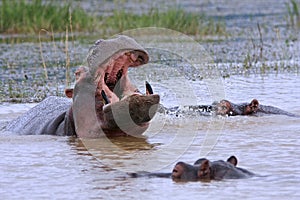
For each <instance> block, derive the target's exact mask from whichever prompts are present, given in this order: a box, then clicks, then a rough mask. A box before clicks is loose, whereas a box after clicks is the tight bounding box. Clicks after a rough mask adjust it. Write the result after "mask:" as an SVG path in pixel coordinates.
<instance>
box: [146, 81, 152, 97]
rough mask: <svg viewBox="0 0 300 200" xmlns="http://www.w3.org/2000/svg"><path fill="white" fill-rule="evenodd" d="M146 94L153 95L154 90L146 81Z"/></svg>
mask: <svg viewBox="0 0 300 200" xmlns="http://www.w3.org/2000/svg"><path fill="white" fill-rule="evenodd" d="M146 94H148V95H149V94H153V90H152V87H151V85H150V83H148V81H146Z"/></svg>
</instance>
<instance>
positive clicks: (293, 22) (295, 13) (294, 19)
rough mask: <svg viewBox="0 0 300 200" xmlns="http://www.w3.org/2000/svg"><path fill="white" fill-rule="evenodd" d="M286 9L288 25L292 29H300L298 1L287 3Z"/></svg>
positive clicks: (293, 0)
mask: <svg viewBox="0 0 300 200" xmlns="http://www.w3.org/2000/svg"><path fill="white" fill-rule="evenodd" d="M286 8H287V11H288V24H289V25H290V26H291V27H294V28H295V27H297V28H300V12H299V5H298V3H297V2H296V0H290V2H289V3H286Z"/></svg>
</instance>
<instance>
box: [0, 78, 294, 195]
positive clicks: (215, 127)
mask: <svg viewBox="0 0 300 200" xmlns="http://www.w3.org/2000/svg"><path fill="white" fill-rule="evenodd" d="M173 84H177V83H176V80H174V82H173ZM223 84H224V88H225V95H226V98H228V99H234V100H235V101H236V102H243V101H245V100H247V101H250V100H251V99H252V98H253V97H255V98H257V99H258V100H260V101H261V103H262V104H266V105H274V106H278V107H280V108H283V109H285V110H287V111H289V112H292V113H299V112H300V104H299V99H300V89H299V87H298V86H299V85H300V78H299V76H297V75H292V74H281V75H268V76H265V77H261V76H259V77H257V76H254V75H253V76H249V77H240V76H232V77H231V78H229V79H225V80H223ZM154 85H155V87H154V88H155V90H156V91H159V92H160V93H161V94H162V101H163V103H164V104H166V105H168V104H170V105H171V104H173V103H174V102H173V101H174V96H173V97H172V95H169V94H167V90H166V89H165V88H164V87H161V86H160V85H163V84H160V83H159V82H158V83H156V84H154ZM191 85H194V86H195V87H194V88H197V87H196V86H197V85H198V87H203V89H202V90H195V91H194V92H195V94H196V96H197V97H198V99H199V101H200V102H202V103H203V104H208V103H210V99H209V96H210V95H209V92H206V91H205V90H206V89H205V81H194V82H191ZM201 85H202V86H201ZM185 95H187V94H185V93H184V92H183V94H182V96H181V97H182V98H183V99H184V98H185ZM201 99H202V100H201ZM31 106H32V105H31V104H5V105H1V109H0V111H1V113H0V117H1V122H4V121H8V120H10V119H11V118H14V117H16V116H17V115H19V114H21V113H23V112H24V111H25V110H28V109H29V108H30V107H31ZM146 135H147V136H148V138H147V139H144V138H136V139H134V140H133V139H132V140H131V139H130V140H129V139H128V138H124V139H121V140H112V141H109V142H107V141H106V140H104V139H103V140H84V141H79V140H76V139H74V138H68V137H53V136H20V135H13V134H5V133H1V135H0V141H1V142H0V143H1V145H0V152H1V159H0V177H1V180H0V188H1V189H0V196H1V199H23V198H25V199H41V198H46V199H49V198H60V199H66V198H68V199H73V198H76V199H165V198H168V199H187V198H191V199H196V198H213V199H241V198H243V199H253V198H255V199H270V198H272V199H285V198H288V199H299V197H300V194H299V191H298V189H299V186H300V182H299V180H300V168H299V156H300V145H299V144H300V136H299V135H300V120H299V119H298V118H292V117H287V116H280V115H278V116H262V117H245V116H240V117H230V118H211V117H209V116H198V117H188V116H179V117H176V116H170V115H164V114H159V115H157V116H156V117H155V119H154V120H153V125H152V126H151V127H150V129H149V131H148V132H147V133H146ZM86 147H88V148H89V152H88V151H87V150H86ZM90 153H92V155H91V154H90ZM231 155H236V156H237V157H238V159H239V166H241V167H244V168H247V169H249V170H251V171H253V172H255V173H257V174H259V175H261V176H262V177H254V178H251V179H243V180H224V181H211V182H190V183H176V182H174V181H172V180H171V179H167V178H130V177H128V176H127V175H126V172H132V171H143V170H147V171H162V172H170V171H171V170H172V167H173V165H174V163H175V162H177V161H178V160H181V161H185V162H189V163H192V162H194V161H195V160H196V159H197V158H198V157H200V156H206V157H207V158H209V159H211V160H217V159H226V158H227V157H229V156H231Z"/></svg>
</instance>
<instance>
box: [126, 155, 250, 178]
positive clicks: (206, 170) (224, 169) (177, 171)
mask: <svg viewBox="0 0 300 200" xmlns="http://www.w3.org/2000/svg"><path fill="white" fill-rule="evenodd" d="M237 162H238V161H237V158H236V157H235V156H231V157H230V158H228V159H227V161H223V160H218V161H213V162H211V161H209V160H207V159H206V158H200V159H198V160H197V161H196V162H195V163H194V164H193V165H190V164H187V163H185V162H178V163H177V164H176V165H175V167H174V168H173V171H172V173H141V174H139V173H131V174H130V175H131V177H134V178H136V177H141V176H147V177H166V178H172V179H173V180H174V181H199V180H200V181H201V180H202V181H210V180H222V179H242V178H250V177H253V176H255V174H254V173H252V172H250V171H248V170H246V169H243V168H240V167H237Z"/></svg>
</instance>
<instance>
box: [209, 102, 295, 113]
mask: <svg viewBox="0 0 300 200" xmlns="http://www.w3.org/2000/svg"><path fill="white" fill-rule="evenodd" d="M213 109H214V110H215V112H216V114H217V115H228V116H236V115H256V116H259V115H263V114H273V115H286V116H290V117H300V116H299V115H296V114H293V113H289V112H287V111H284V110H282V109H280V108H277V107H274V106H266V105H261V104H259V102H258V100H257V99H253V100H252V101H251V102H250V103H240V104H235V103H232V102H230V101H228V100H221V101H220V102H215V103H213Z"/></svg>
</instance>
